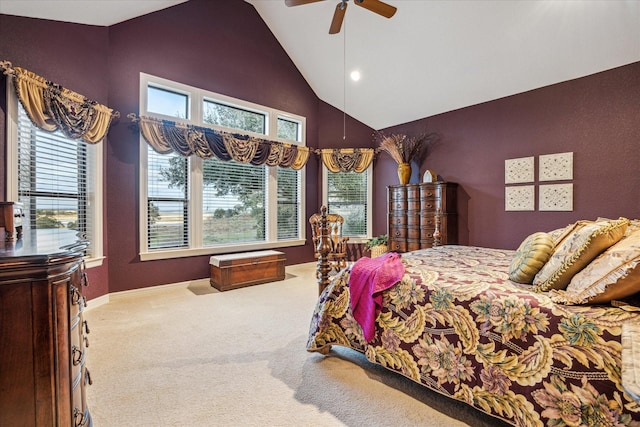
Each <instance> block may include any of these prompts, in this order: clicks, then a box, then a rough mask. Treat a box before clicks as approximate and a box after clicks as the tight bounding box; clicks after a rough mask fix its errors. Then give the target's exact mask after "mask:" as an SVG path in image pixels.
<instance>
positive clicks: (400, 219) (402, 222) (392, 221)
mask: <svg viewBox="0 0 640 427" xmlns="http://www.w3.org/2000/svg"><path fill="white" fill-rule="evenodd" d="M406 226H407V216H406V215H405V214H404V212H402V213H392V214H390V215H389V227H406Z"/></svg>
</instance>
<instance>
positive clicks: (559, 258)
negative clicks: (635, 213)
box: [533, 218, 629, 292]
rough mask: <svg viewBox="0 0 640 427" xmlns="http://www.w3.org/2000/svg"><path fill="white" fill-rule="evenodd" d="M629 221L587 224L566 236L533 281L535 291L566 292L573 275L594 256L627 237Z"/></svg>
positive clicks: (622, 219)
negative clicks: (558, 290)
mask: <svg viewBox="0 0 640 427" xmlns="http://www.w3.org/2000/svg"><path fill="white" fill-rule="evenodd" d="M628 225H629V220H628V219H626V218H620V219H618V220H615V221H602V222H588V223H587V224H585V225H584V226H583V227H582V228H580V229H579V230H577V231H576V232H574V233H573V234H571V235H569V236H567V237H566V238H565V239H564V240H563V241H562V242H561V243H560V245H559V246H557V247H556V248H555V250H554V252H553V254H552V255H551V258H550V259H549V261H547V263H546V264H545V265H544V267H542V269H541V270H540V271H539V272H538V274H536V277H535V278H534V279H533V284H534V285H535V286H534V288H533V290H534V291H535V292H546V291H548V290H550V289H565V288H566V287H567V285H568V284H569V282H570V281H571V279H572V278H573V276H574V275H575V274H576V273H578V272H579V271H580V270H582V269H583V268H584V267H586V266H587V264H589V263H590V262H591V261H592V260H593V259H594V258H595V257H597V256H598V255H600V254H601V253H602V252H604V251H605V250H606V249H607V248H609V247H610V246H612V245H613V244H615V243H616V242H618V241H619V240H620V239H621V238H622V236H623V235H624V232H625V230H626V229H627V226H628Z"/></svg>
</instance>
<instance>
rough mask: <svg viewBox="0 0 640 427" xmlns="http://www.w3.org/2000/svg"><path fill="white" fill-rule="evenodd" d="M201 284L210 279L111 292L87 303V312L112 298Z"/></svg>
mask: <svg viewBox="0 0 640 427" xmlns="http://www.w3.org/2000/svg"><path fill="white" fill-rule="evenodd" d="M200 283H207V284H209V278H208V277H207V278H204V279H196V280H187V281H185V282H177V283H168V284H166V285H155V286H149V287H146V288H139V289H129V290H126V291H118V292H109V293H108V294H105V295H101V296H99V297H96V298H94V299H91V300H89V301H87V307H86V308H85V310H87V311H89V310H91V309H94V308H96V307H100V306H101V305H104V304H107V303H108V302H109V301H111V299H112V298H118V297H119V296H124V295H131V294H140V293H151V292H154V291H157V290H159V289H164V288H170V287H178V288H180V287H182V288H187V287H189V286H190V285H192V284H200Z"/></svg>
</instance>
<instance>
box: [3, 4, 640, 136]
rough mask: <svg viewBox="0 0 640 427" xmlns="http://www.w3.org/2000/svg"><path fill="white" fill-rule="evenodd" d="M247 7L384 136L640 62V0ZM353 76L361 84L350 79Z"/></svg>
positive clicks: (128, 12) (99, 12)
mask: <svg viewBox="0 0 640 427" xmlns="http://www.w3.org/2000/svg"><path fill="white" fill-rule="evenodd" d="M245 1H247V2H248V3H250V4H252V5H253V6H254V7H255V9H256V10H257V12H258V13H259V14H260V16H261V17H262V19H263V20H264V21H265V23H266V24H267V25H268V26H269V28H270V29H271V31H272V32H273V34H274V36H275V37H276V38H277V39H278V41H279V42H280V44H281V45H282V47H283V48H284V49H285V51H286V52H287V53H288V55H289V56H290V58H291V59H292V61H293V62H294V63H295V65H296V66H297V67H298V69H299V70H300V72H301V74H302V75H303V76H304V78H305V79H306V80H307V81H308V83H309V85H310V86H311V88H312V89H313V90H314V91H315V93H316V94H317V96H318V97H319V98H320V99H322V100H323V101H325V102H327V103H328V104H331V105H333V106H334V107H336V108H338V109H340V110H343V109H344V110H345V111H346V113H347V114H349V115H350V116H352V117H354V118H355V119H357V120H359V121H361V122H363V123H364V124H366V125H368V126H370V127H372V128H374V129H383V128H386V127H389V126H394V125H398V124H402V123H406V122H410V121H413V120H416V119H420V118H424V117H428V116H432V115H436V114H440V113H444V112H447V111H451V110H455V109H459V108H463V107H466V106H470V105H474V104H478V103H482V102H486V101H490V100H493V99H498V98H502V97H505V96H509V95H513V94H517V93H521V92H525V91H528V90H532V89H536V88H539V87H543V86H547V85H551V84H554V83H559V82H562V81H566V80H571V79H574V78H578V77H583V76H586V75H589V74H593V73H597V72H600V71H604V70H608V69H611V68H615V67H618V66H622V65H626V64H630V63H633V62H637V61H640V1H637V0H571V1H569V0H526V1H524V0H523V1H505V0H468V1H467V0H456V1H446V0H441V1H436V0H386V2H387V3H389V4H391V5H393V6H395V7H397V9H398V10H397V13H396V14H395V15H394V16H393V17H392V18H391V19H386V18H383V17H381V16H379V15H377V14H374V13H372V12H370V11H368V10H366V9H365V8H363V7H358V5H356V4H355V3H354V0H351V1H350V2H349V7H348V10H347V12H346V15H345V20H344V24H343V27H342V31H341V32H340V33H338V34H334V35H329V34H328V30H329V24H330V22H331V18H332V15H333V13H334V10H335V7H336V4H337V3H339V0H324V1H317V2H314V3H310V4H306V5H303V6H296V7H287V6H286V5H285V2H284V0H245ZM178 3H182V0H145V1H136V0H132V1H129V0H84V1H74V0H71V1H67V0H57V1H48V0H44V1H40V0H30V1H23V0H1V1H0V13H6V14H12V15H21V16H31V17H38V18H46V19H53V20H62V21H69V22H80V23H85V24H92V25H112V24H114V23H117V22H121V21H123V20H126V19H130V18H133V17H135V16H139V15H143V14H146V13H150V12H153V11H155V10H159V9H163V8H166V7H169V6H172V5H175V4H178ZM352 70H358V71H359V72H360V74H361V79H360V80H359V81H357V82H354V81H352V80H351V79H350V78H349V75H350V73H351V71H352Z"/></svg>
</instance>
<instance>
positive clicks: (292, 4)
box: [284, 0, 323, 7]
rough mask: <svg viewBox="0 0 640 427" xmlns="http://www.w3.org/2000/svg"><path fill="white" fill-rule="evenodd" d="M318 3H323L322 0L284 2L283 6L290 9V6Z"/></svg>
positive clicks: (285, 0) (291, 0)
mask: <svg viewBox="0 0 640 427" xmlns="http://www.w3.org/2000/svg"><path fill="white" fill-rule="evenodd" d="M318 1H323V0H284V4H286V5H287V6H289V7H291V6H300V5H303V4H308V3H315V2H318Z"/></svg>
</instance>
